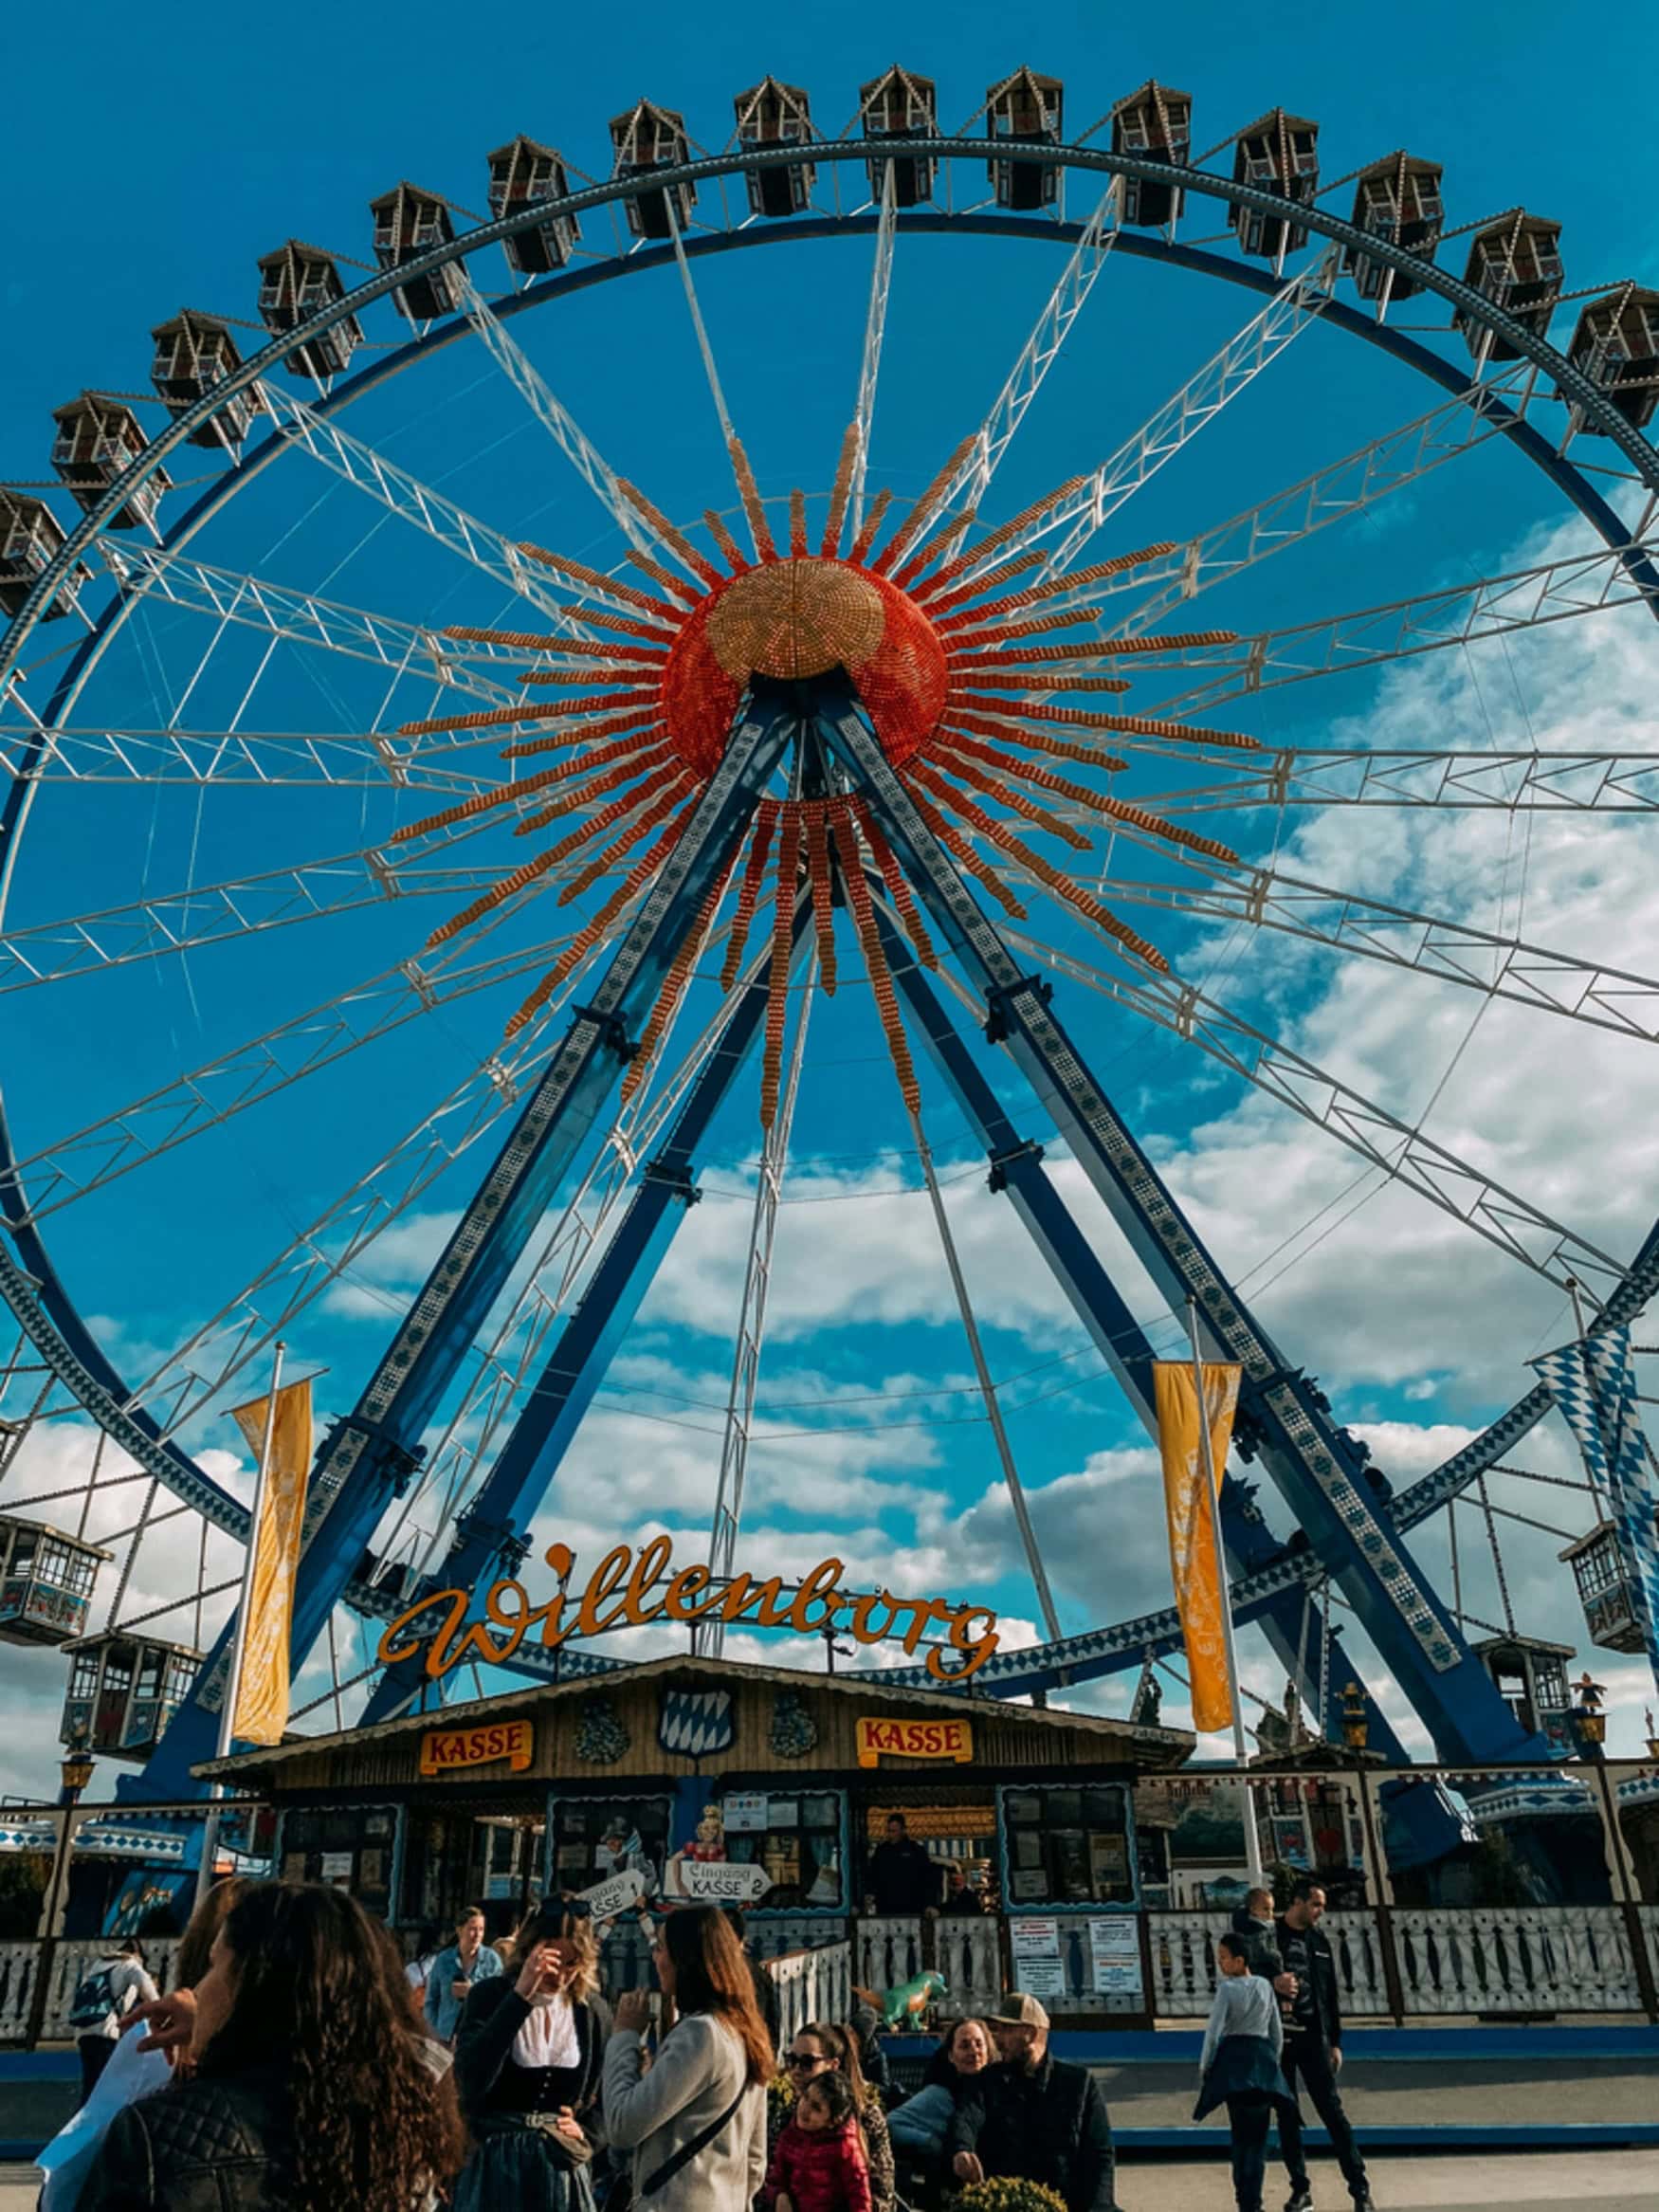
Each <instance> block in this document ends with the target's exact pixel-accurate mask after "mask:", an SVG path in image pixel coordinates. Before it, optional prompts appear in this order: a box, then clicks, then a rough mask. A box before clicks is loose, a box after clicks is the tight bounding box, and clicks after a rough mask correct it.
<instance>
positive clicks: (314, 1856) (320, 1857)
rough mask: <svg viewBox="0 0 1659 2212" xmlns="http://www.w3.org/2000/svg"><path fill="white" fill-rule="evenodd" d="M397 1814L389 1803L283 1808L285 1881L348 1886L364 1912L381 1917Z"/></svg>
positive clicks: (388, 1900)
mask: <svg viewBox="0 0 1659 2212" xmlns="http://www.w3.org/2000/svg"><path fill="white" fill-rule="evenodd" d="M396 1836H397V1813H396V1810H395V1808H394V1807H392V1806H391V1805H333V1806H328V1807H326V1808H325V1807H317V1808H315V1809H312V1810H297V1811H292V1812H289V1813H287V1814H286V1815H285V1816H284V1817H283V1841H282V1875H283V1881H285V1882H322V1883H325V1884H327V1885H328V1886H329V1887H331V1888H333V1889H337V1890H347V1891H349V1892H351V1894H352V1895H353V1896H354V1897H356V1900H357V1903H358V1904H359V1905H361V1906H362V1907H363V1908H364V1910H366V1911H369V1912H374V1913H378V1914H379V1915H380V1916H381V1917H382V1918H385V1916H386V1914H387V1913H388V1911H389V1910H390V1908H391V1904H392V1845H393V1843H394V1842H395V1840H396Z"/></svg>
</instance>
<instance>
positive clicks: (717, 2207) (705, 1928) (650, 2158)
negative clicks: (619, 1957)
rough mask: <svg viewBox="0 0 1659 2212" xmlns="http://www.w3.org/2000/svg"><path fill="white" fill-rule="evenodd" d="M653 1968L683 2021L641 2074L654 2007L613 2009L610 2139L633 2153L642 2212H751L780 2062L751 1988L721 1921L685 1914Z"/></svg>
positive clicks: (656, 1953)
mask: <svg viewBox="0 0 1659 2212" xmlns="http://www.w3.org/2000/svg"><path fill="white" fill-rule="evenodd" d="M651 1961H652V1964H653V1965H655V1967H656V1970H657V1980H658V1982H659V1983H661V1985H662V1990H663V1994H664V1996H665V1997H668V1998H672V2000H673V2002H674V2006H675V2010H676V2013H677V2015H678V2017H677V2019H676V2020H675V2022H674V2025H673V2027H672V2028H671V2029H670V2030H669V2032H668V2033H667V2035H665V2037H664V2038H663V2041H662V2044H661V2047H660V2048H659V2050H658V2052H657V2055H656V2057H655V2058H654V2059H653V2060H652V2061H651V2064H650V2066H649V2068H648V2069H647V2067H646V2064H645V2043H644V2030H645V2028H646V2026H647V2021H648V2020H649V2002H650V2001H649V1998H648V1997H647V1993H646V1991H645V1990H643V1989H630V1990H629V1991H628V1992H627V1993H626V1994H625V1995H624V1996H622V1997H621V1998H619V1999H618V2000H617V2004H616V2023H615V2027H614V2030H613V2032H612V2034H611V2040H610V2043H609V2044H608V2045H607V2047H606V2052H605V2083H604V2109H605V2134H606V2137H607V2140H608V2141H609V2142H610V2143H611V2146H612V2147H613V2148H616V2149H619V2150H628V2151H631V2152H632V2153H633V2201H634V2203H635V2204H636V2205H637V2206H639V2207H640V2212H747V2208H748V2206H749V2205H750V2203H752V2202H753V2200H754V2197H755V2193H756V2191H757V2189H758V2188H759V2187H760V2185H761V2184H762V2183H763V2182H764V2181H765V2179H766V2085H767V2083H768V2082H769V2081H770V2080H771V2078H772V2075H773V2070H774V2065H775V2060H774V2057H773V2051H772V2042H771V2038H769V2037H768V2035H767V2033H766V2027H765V2023H764V2022H763V2021H762V2020H761V2018H760V2012H759V2008H758V2007H757V2004H756V2002H755V1984H754V1981H753V1979H752V1977H751V1975H750V1972H749V1964H748V1961H747V1960H746V1959H745V1958H744V1956H743V1951H742V1947H741V1946H740V1945H739V1944H738V1939H737V1937H736V1936H735V1935H734V1934H733V1933H732V1930H731V1927H730V1925H729V1923H728V1922H727V1920H726V1916H725V1914H724V1913H723V1912H721V1911H720V1910H719V1909H718V1908H717V1907H715V1906H712V1905H696V1906H691V1907H689V1908H687V1907H682V1908H681V1909H680V1910H677V1911H674V1912H670V1913H669V1914H667V1916H666V1917H665V1919H664V1920H663V1921H662V1923H661V1924H660V1926H659V1927H658V1929H657V1937H656V1941H655V1942H654V1943H653V1944H652V1946H651Z"/></svg>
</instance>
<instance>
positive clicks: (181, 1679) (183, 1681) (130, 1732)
mask: <svg viewBox="0 0 1659 2212" xmlns="http://www.w3.org/2000/svg"><path fill="white" fill-rule="evenodd" d="M201 1663H202V1654H201V1653H200V1652H198V1651H196V1650H194V1649H192V1647H191V1645H189V1644H170V1643H164V1642H162V1641H161V1640H160V1639H159V1638H158V1637H155V1636H134V1635H132V1634H131V1633H129V1632H127V1631H124V1630H121V1629H110V1630H106V1632H105V1633H104V1634H103V1635H102V1636H86V1637H83V1638H82V1641H81V1642H79V1643H78V1644H77V1645H76V1646H75V1648H74V1651H73V1653H72V1654H71V1657H70V1666H69V1693H68V1695H67V1696H66V1697H65V1698H64V1723H63V1728H62V1730H61V1732H60V1741H61V1742H63V1743H64V1744H79V1743H85V1744H86V1746H87V1747H88V1748H89V1749H90V1750H91V1751H93V1752H94V1753H95V1754H97V1755H98V1756H100V1757H101V1758H109V1759H137V1760H144V1759H148V1758H149V1756H150V1754H151V1752H152V1751H154V1750H155V1746H156V1744H157V1743H158V1742H159V1741H160V1738H161V1735H162V1732H163V1730H164V1729H165V1728H166V1727H167V1725H168V1723H169V1722H170V1721H171V1720H172V1718H173V1714H174V1713H175V1712H176V1711H177V1710H178V1709H179V1707H180V1706H181V1705H182V1704H183V1703H184V1700H185V1698H186V1697H187V1696H188V1695H189V1692H190V1687H191V1683H192V1682H193V1681H194V1680H195V1678H196V1670H197V1669H198V1668H199V1667H200V1665H201Z"/></svg>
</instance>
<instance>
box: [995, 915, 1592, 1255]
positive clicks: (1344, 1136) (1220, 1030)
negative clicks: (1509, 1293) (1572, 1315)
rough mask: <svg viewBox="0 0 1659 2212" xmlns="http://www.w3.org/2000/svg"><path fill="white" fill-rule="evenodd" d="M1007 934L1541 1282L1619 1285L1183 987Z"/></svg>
mask: <svg viewBox="0 0 1659 2212" xmlns="http://www.w3.org/2000/svg"><path fill="white" fill-rule="evenodd" d="M1005 935H1006V936H1007V937H1008V939H1009V941H1010V942H1011V943H1016V944H1018V945H1019V946H1020V947H1021V949H1022V950H1023V951H1025V952H1028V953H1030V956H1031V958H1032V959H1033V960H1039V961H1041V962H1042V963H1043V964H1044V965H1046V966H1048V967H1050V968H1052V969H1054V970H1055V971H1056V972H1057V973H1059V974H1061V975H1067V976H1070V977H1072V978H1074V979H1075V980H1077V981H1078V982H1081V983H1084V984H1086V985H1087V987H1088V988H1089V989H1090V990H1091V991H1096V992H1099V993H1100V994H1101V996H1103V997H1105V998H1109V999H1111V1000H1113V1001H1114V1002H1115V1003H1116V1004H1118V1005H1120V1006H1124V1007H1128V1008H1130V1009H1132V1010H1133V1011H1134V1012H1135V1013H1137V1014H1141V1015H1145V1017H1146V1018H1147V1020H1149V1021H1152V1022H1155V1023H1156V1024H1157V1025H1158V1028H1159V1029H1164V1030H1168V1031H1170V1032H1171V1033H1173V1034H1174V1035H1176V1036H1178V1037H1181V1038H1183V1039H1185V1040H1186V1041H1187V1042H1188V1043H1189V1044H1195V1045H1197V1046H1198V1047H1199V1048H1200V1050H1201V1051H1205V1052H1207V1053H1209V1055H1210V1056H1211V1058H1212V1059H1213V1060H1216V1061H1219V1062H1220V1064H1221V1065H1222V1066H1223V1067H1224V1068H1228V1069H1231V1071H1232V1072H1233V1073H1234V1074H1235V1075H1242V1076H1243V1077H1244V1078H1245V1080H1246V1081H1247V1082H1249V1083H1252V1084H1254V1085H1255V1087H1256V1088H1257V1089H1259V1090H1262V1091H1265V1092H1266V1093H1267V1096H1268V1097H1269V1098H1274V1099H1277V1100H1278V1101H1279V1103H1280V1105H1282V1106H1288V1107H1289V1108H1290V1109H1291V1111H1292V1112H1293V1113H1297V1114H1300V1115H1301V1116H1302V1118H1303V1119H1304V1121H1307V1122H1311V1123H1312V1124H1314V1126H1315V1127H1316V1128H1321V1129H1324V1130H1325V1131H1327V1132H1328V1133H1329V1134H1330V1135H1331V1136H1332V1137H1334V1138H1336V1140H1337V1142H1338V1143H1340V1144H1344V1145H1346V1146H1347V1148H1348V1150H1349V1151H1350V1152H1355V1153H1358V1155H1359V1157H1360V1158H1361V1159H1362V1160H1365V1161H1369V1163H1370V1164H1371V1165H1372V1166H1373V1167H1375V1168H1376V1169H1377V1171H1378V1172H1379V1173H1380V1174H1382V1175H1383V1176H1385V1177H1386V1178H1387V1179H1389V1180H1390V1181H1393V1182H1397V1183H1400V1184H1401V1185H1403V1186H1404V1188H1406V1189H1407V1190H1411V1191H1415V1192H1416V1193H1417V1195H1418V1196H1419V1197H1424V1198H1427V1199H1429V1201H1430V1202H1431V1204H1432V1205H1435V1206H1438V1207H1439V1208H1440V1210H1441V1211H1442V1212H1443V1213H1446V1214H1449V1215H1451V1216H1453V1217H1454V1218H1455V1219H1457V1220H1459V1221H1462V1222H1463V1223H1464V1224H1465V1225H1466V1226H1467V1227H1468V1228H1470V1229H1473V1230H1474V1231H1476V1232H1477V1234H1480V1235H1482V1236H1484V1237H1486V1240H1487V1241H1488V1243H1491V1244H1495V1245H1496V1246H1497V1247H1498V1249H1499V1250H1500V1251H1501V1252H1506V1253H1507V1254H1508V1255H1509V1257H1510V1258H1511V1259H1514V1260H1518V1261H1519V1262H1520V1263H1521V1265H1522V1267H1526V1268H1530V1269H1531V1270H1532V1271H1533V1272H1534V1273H1536V1274H1540V1275H1541V1276H1543V1277H1544V1278H1545V1280H1546V1281H1548V1282H1551V1283H1554V1284H1556V1285H1558V1286H1564V1284H1565V1283H1566V1281H1567V1280H1568V1278H1569V1277H1572V1278H1574V1279H1576V1280H1577V1282H1579V1283H1580V1284H1599V1285H1600V1286H1602V1289H1603V1292H1604V1294H1605V1293H1606V1292H1609V1291H1611V1290H1612V1289H1613V1288H1614V1286H1616V1285H1617V1284H1618V1283H1620V1282H1622V1281H1623V1279H1624V1272H1625V1271H1624V1268H1623V1267H1622V1265H1621V1264H1620V1263H1619V1261H1617V1260H1615V1259H1614V1258H1613V1256H1612V1254H1611V1253H1609V1252H1603V1251H1602V1250H1601V1249H1600V1247H1599V1246H1597V1245H1594V1244H1591V1243H1589V1242H1588V1241H1587V1240H1586V1239H1585V1238H1583V1237H1580V1236H1578V1235H1577V1234H1575V1233H1574V1232H1573V1231H1572V1230H1570V1229H1564V1228H1563V1227H1562V1226H1561V1224H1560V1223H1559V1221H1553V1220H1551V1218H1550V1217H1549V1216H1548V1215H1547V1214H1543V1213H1541V1212H1540V1211H1539V1209H1538V1208H1537V1207H1536V1206H1534V1205H1532V1204H1531V1203H1530V1202H1529V1201H1528V1200H1527V1199H1525V1198H1523V1197H1520V1196H1519V1195H1518V1194H1517V1193H1515V1192H1514V1191H1510V1190H1507V1189H1505V1187H1504V1185H1503V1184H1502V1183H1500V1182H1498V1181H1497V1180H1496V1179H1494V1178H1492V1177H1491V1176H1488V1175H1486V1174H1485V1173H1483V1171H1482V1170H1481V1169H1480V1168H1478V1167H1473V1166H1471V1165H1470V1164H1469V1162H1468V1161H1466V1160H1461V1159H1459V1158H1458V1156H1457V1155H1456V1154H1455V1153H1453V1152H1450V1151H1449V1150H1448V1149H1447V1148H1446V1146H1445V1145H1443V1144H1437V1143H1434V1141H1433V1139H1432V1138H1431V1137H1427V1136H1425V1135H1424V1134H1423V1132H1422V1130H1421V1129H1417V1128H1413V1127H1412V1126H1411V1124H1408V1123H1405V1122H1402V1121H1401V1120H1400V1119H1399V1118H1398V1116H1397V1115H1395V1114H1391V1113H1390V1112H1389V1111H1388V1110H1387V1108H1386V1107H1383V1106H1378V1105H1377V1104H1376V1101H1375V1100H1373V1099H1368V1098H1366V1097H1365V1096H1364V1095H1363V1094H1362V1093H1361V1092H1359V1091H1357V1090H1355V1089H1354V1088H1352V1087H1351V1086H1350V1085H1348V1084H1345V1083H1341V1082H1340V1081H1339V1080H1338V1079H1337V1078H1336V1077H1335V1076H1334V1075H1330V1074H1327V1073H1326V1072H1325V1070H1324V1069H1322V1068H1320V1067H1318V1066H1317V1065H1316V1064H1315V1063H1314V1062H1313V1061H1311V1060H1309V1059H1307V1058H1305V1057H1304V1055H1303V1054H1302V1053H1300V1052H1297V1051H1293V1050H1292V1049H1291V1047H1290V1046H1288V1045H1285V1044H1282V1043H1281V1042H1280V1041H1279V1040H1278V1039H1277V1038H1275V1037H1271V1036H1269V1035H1268V1034H1267V1032H1266V1031H1264V1030H1259V1029H1256V1028H1255V1027H1254V1026H1253V1025H1252V1024H1251V1023H1249V1022H1248V1021H1245V1020H1243V1019H1242V1018H1241V1017H1240V1016H1239V1015H1235V1014H1232V1013H1231V1012H1229V1010H1228V1009H1227V1008H1226V1007H1225V1006H1223V1005H1221V1004H1220V1002H1219V1001H1218V1000H1216V999H1214V998H1212V997H1209V996H1207V995H1206V994H1205V993H1204V992H1202V991H1198V990H1196V989H1194V987H1193V986H1192V985H1191V984H1186V983H1180V982H1177V981H1176V980H1174V979H1173V978H1163V977H1150V978H1141V977H1139V976H1135V977H1129V976H1126V975H1121V974H1113V973H1109V972H1108V971H1106V970H1104V969H1102V968H1097V967H1095V966H1094V965H1093V964H1092V963H1091V962H1089V961H1087V960H1081V959H1079V958H1077V957H1076V956H1075V955H1072V954H1069V953H1063V952H1059V951H1057V950H1055V949H1054V948H1053V947H1052V946H1049V945H1047V944H1044V943H1042V942H1041V941H1039V940H1037V939H1035V938H1033V937H1030V936H1029V935H1028V934H1027V933H1026V932H1025V931H1023V930H1007V931H1005Z"/></svg>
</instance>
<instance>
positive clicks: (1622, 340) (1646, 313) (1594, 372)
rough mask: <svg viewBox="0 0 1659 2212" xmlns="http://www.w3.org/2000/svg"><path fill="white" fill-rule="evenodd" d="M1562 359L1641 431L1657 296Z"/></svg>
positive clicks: (1594, 326)
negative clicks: (1593, 380) (1590, 381)
mask: <svg viewBox="0 0 1659 2212" xmlns="http://www.w3.org/2000/svg"><path fill="white" fill-rule="evenodd" d="M1567 358H1568V359H1569V360H1570V361H1571V362H1572V363H1573V364H1574V366H1575V367H1576V368H1579V369H1582V370H1583V372H1584V374H1585V375H1587V376H1590V377H1593V378H1594V379H1595V382H1596V383H1597V384H1599V385H1600V386H1601V388H1602V390H1603V391H1604V392H1605V393H1607V396H1608V397H1609V399H1611V400H1612V401H1613V405H1614V407H1616V408H1617V409H1618V411H1619V412H1620V414H1622V415H1623V416H1624V418H1625V420H1626V422H1628V423H1632V424H1633V425H1634V426H1635V428H1636V429H1637V430H1643V429H1645V428H1646V427H1647V425H1648V424H1649V423H1650V422H1651V421H1652V419H1653V415H1654V412H1655V411H1656V410H1659V292H1650V291H1648V290H1646V289H1645V288H1644V287H1643V286H1642V285H1640V284H1620V285H1619V287H1618V289H1617V290H1616V291H1613V292H1610V293H1609V294H1608V295H1607V297H1606V298H1605V299H1604V300H1593V301H1592V302H1591V303H1590V305H1589V306H1588V307H1586V308H1585V310H1584V312H1583V314H1582V315H1580V316H1579V318H1578V327H1577V330H1575V331H1574V333H1573V342H1572V345H1571V346H1570V347H1569V348H1568V350H1567ZM1600 1640H1601V1639H1600V1638H1599V1637H1597V1638H1596V1641H1597V1642H1599V1641H1600ZM1621 1648H1623V1647H1621ZM1633 1648H1634V1647H1632V1649H1633Z"/></svg>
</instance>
